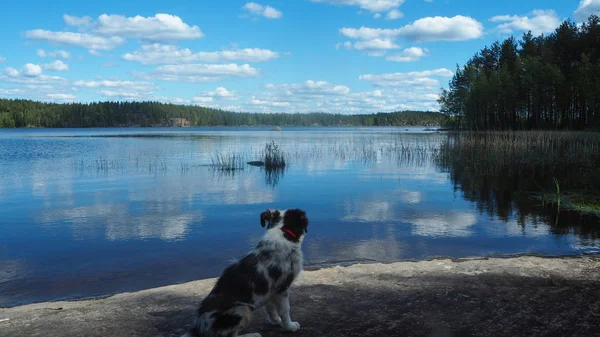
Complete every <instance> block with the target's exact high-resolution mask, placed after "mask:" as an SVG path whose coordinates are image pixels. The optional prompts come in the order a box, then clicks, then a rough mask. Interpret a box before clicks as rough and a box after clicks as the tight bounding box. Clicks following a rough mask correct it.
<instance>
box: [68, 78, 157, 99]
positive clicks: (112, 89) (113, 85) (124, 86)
mask: <svg viewBox="0 0 600 337" xmlns="http://www.w3.org/2000/svg"><path fill="white" fill-rule="evenodd" d="M74 85H75V86H76V87H79V88H88V89H98V91H97V92H96V93H97V94H99V95H100V96H103V97H106V98H109V99H122V100H150V99H153V98H154V96H153V95H154V92H155V91H156V90H158V89H159V88H158V87H157V86H156V85H155V84H154V83H151V82H145V81H124V80H99V81H76V82H75V83H74Z"/></svg>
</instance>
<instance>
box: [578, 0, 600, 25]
mask: <svg viewBox="0 0 600 337" xmlns="http://www.w3.org/2000/svg"><path fill="white" fill-rule="evenodd" d="M592 14H596V15H600V0H581V1H580V2H579V6H577V9H576V10H575V12H574V13H573V17H575V19H576V20H578V21H585V20H586V19H587V18H588V17H589V16H590V15H592Z"/></svg>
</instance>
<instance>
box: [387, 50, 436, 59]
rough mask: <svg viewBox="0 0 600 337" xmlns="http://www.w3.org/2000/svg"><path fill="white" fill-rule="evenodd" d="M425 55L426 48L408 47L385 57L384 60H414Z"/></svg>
mask: <svg viewBox="0 0 600 337" xmlns="http://www.w3.org/2000/svg"><path fill="white" fill-rule="evenodd" d="M426 55H427V49H423V48H420V47H410V48H406V49H404V50H403V51H402V52H400V53H398V54H394V55H390V56H388V57H386V60H388V61H393V62H415V61H418V60H420V59H421V58H422V57H424V56H426Z"/></svg>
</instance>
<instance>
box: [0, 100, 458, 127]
mask: <svg viewBox="0 0 600 337" xmlns="http://www.w3.org/2000/svg"><path fill="white" fill-rule="evenodd" d="M171 118H185V119H187V120H189V121H190V122H191V125H193V126H243V125H247V126H256V125H281V126H286V125H287V126H292V125H293V126H311V125H320V126H335V125H356V126H408V125H425V126H434V125H441V124H442V123H443V122H444V120H445V119H446V117H445V116H444V115H442V114H440V113H437V112H422V111H402V112H392V113H377V114H362V115H342V114H328V113H307V114H300V113H275V114H264V113H240V112H231V111H224V110H219V109H211V108H205V107H199V106H186V105H176V104H165V103H159V102H99V103H89V104H84V103H70V104H57V103H43V102H36V101H30V100H8V99H0V127H3V128H21V127H48V128H63V127H64V128H71V127H117V126H143V127H148V126H166V125H169V120H170V119H171Z"/></svg>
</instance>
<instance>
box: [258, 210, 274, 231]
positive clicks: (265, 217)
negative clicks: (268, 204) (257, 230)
mask: <svg viewBox="0 0 600 337" xmlns="http://www.w3.org/2000/svg"><path fill="white" fill-rule="evenodd" d="M272 219H273V215H272V214H271V210H269V209H268V210H266V211H264V212H262V213H260V226H261V227H265V225H266V223H267V222H271V220H272Z"/></svg>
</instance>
